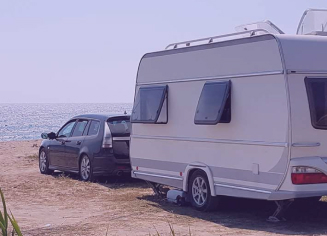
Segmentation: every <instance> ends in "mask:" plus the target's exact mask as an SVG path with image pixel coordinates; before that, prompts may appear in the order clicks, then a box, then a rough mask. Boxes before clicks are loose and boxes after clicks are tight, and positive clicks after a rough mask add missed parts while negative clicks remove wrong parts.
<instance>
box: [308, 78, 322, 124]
mask: <svg viewBox="0 0 327 236" xmlns="http://www.w3.org/2000/svg"><path fill="white" fill-rule="evenodd" d="M305 85H306V89H307V94H308V100H309V108H310V115H311V124H312V126H313V127H314V128H316V129H327V78H305Z"/></svg>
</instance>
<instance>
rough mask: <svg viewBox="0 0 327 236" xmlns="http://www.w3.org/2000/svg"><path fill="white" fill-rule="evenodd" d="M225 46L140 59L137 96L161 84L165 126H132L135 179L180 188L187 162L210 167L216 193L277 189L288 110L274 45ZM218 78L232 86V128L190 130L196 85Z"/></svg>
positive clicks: (263, 193)
mask: <svg viewBox="0 0 327 236" xmlns="http://www.w3.org/2000/svg"><path fill="white" fill-rule="evenodd" d="M251 40H253V41H251ZM230 43H231V45H225V44H226V42H224V43H220V44H221V45H204V46H205V47H204V46H199V47H194V48H193V49H199V50H193V49H192V48H187V49H186V50H184V51H183V50H174V51H173V50H172V51H166V52H158V53H154V54H149V55H148V56H145V57H144V58H143V60H142V62H141V63H140V69H139V73H138V78H137V86H136V92H137V91H138V89H139V88H140V87H141V86H151V85H153V84H163V85H166V84H167V85H168V86H169V93H168V114H169V118H168V123H167V124H133V129H132V130H133V131H132V136H131V163H132V168H133V173H134V176H135V177H137V178H142V179H145V180H150V181H154V182H158V183H162V184H168V185H171V186H174V187H178V188H182V186H183V182H184V181H186V180H187V178H186V177H187V174H188V173H187V171H186V170H188V169H189V168H188V167H189V166H190V164H195V165H196V164H199V165H200V166H201V165H204V166H207V167H208V168H209V169H210V172H211V173H212V176H213V182H214V184H215V194H222V195H224V194H225V195H232V196H243V197H253V198H268V195H269V193H270V192H272V191H274V190H275V189H276V188H277V186H278V185H279V184H280V183H281V181H282V178H283V175H284V173H285V170H286V165H287V162H288V107H287V94H286V88H285V80H284V75H283V74H282V71H283V69H282V63H281V59H280V55H279V48H278V45H277V43H276V40H275V39H274V38H272V36H269V35H268V36H267V35H265V36H260V37H257V38H252V39H242V40H235V42H230ZM191 49H192V50H191ZM225 80H230V81H231V84H232V93H231V109H232V119H231V122H230V123H227V124H221V123H220V124H217V125H195V124H194V115H195V110H196V107H197V103H198V100H199V97H200V94H201V91H202V88H203V85H204V84H205V82H206V81H225ZM259 110H260V112H258V111H259ZM272 127H273V128H272ZM184 186H185V183H184ZM235 188H238V189H239V190H242V191H240V192H239V191H231V189H235ZM245 189H250V193H249V194H248V193H247V190H245ZM252 190H254V192H253V191H252ZM251 191H252V192H251ZM256 191H257V192H256ZM252 193H254V194H252Z"/></svg>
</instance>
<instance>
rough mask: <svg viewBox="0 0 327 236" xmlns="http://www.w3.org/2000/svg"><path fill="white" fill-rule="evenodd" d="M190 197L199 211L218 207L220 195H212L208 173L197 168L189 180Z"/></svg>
mask: <svg viewBox="0 0 327 236" xmlns="http://www.w3.org/2000/svg"><path fill="white" fill-rule="evenodd" d="M188 192H189V199H190V200H191V203H192V206H193V207H194V208H195V209H197V210H199V211H213V210H215V209H217V206H218V197H213V196H211V191H210V185H209V181H208V177H207V175H206V173H205V172H204V171H202V170H196V171H195V172H194V173H193V174H192V176H191V178H190V181H189V188H188Z"/></svg>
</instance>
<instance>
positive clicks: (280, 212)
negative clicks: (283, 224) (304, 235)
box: [267, 199, 294, 222]
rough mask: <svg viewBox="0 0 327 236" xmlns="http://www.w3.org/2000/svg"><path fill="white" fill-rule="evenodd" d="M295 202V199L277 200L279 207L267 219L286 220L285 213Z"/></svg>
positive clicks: (272, 220) (273, 220) (270, 220)
mask: <svg viewBox="0 0 327 236" xmlns="http://www.w3.org/2000/svg"><path fill="white" fill-rule="evenodd" d="M293 202H294V199H290V200H280V201H275V203H276V205H277V209H276V210H275V212H274V214H273V215H272V216H269V218H268V219H267V221H269V222H280V221H286V219H285V218H284V214H285V212H286V210H287V209H288V208H289V207H290V205H291V204H292V203H293Z"/></svg>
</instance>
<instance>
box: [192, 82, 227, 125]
mask: <svg viewBox="0 0 327 236" xmlns="http://www.w3.org/2000/svg"><path fill="white" fill-rule="evenodd" d="M230 88H231V83H230V81H224V82H207V83H205V85H204V86H203V89H202V92H201V95H200V99H199V102H198V106H197V108H196V113H195V117H194V123H195V124H198V125H216V124H218V123H229V122H230V120H231V102H230V99H231V98H230V97H231V96H230Z"/></svg>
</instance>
